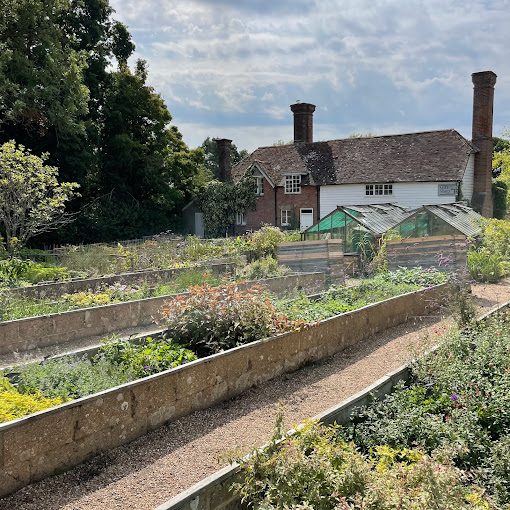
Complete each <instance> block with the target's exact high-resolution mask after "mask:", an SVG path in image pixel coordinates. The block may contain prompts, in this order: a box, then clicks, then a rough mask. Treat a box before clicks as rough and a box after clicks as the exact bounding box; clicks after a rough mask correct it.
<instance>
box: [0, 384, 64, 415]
mask: <svg viewBox="0 0 510 510" xmlns="http://www.w3.org/2000/svg"><path fill="white" fill-rule="evenodd" d="M61 403H62V399H60V398H54V399H48V398H44V397H43V396H42V395H41V394H40V393H39V392H35V393H34V394H32V395H22V394H20V393H18V391H16V389H15V388H14V386H12V384H10V383H9V381H8V379H7V378H6V377H3V376H2V375H1V374H0V423H3V422H6V421H10V420H15V419H16V418H21V417H23V416H26V415H27V414H32V413H36V412H37V411H42V410H44V409H48V408H49V407H53V406H56V405H59V404H61Z"/></svg>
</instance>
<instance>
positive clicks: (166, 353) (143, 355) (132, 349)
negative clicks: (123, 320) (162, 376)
mask: <svg viewBox="0 0 510 510" xmlns="http://www.w3.org/2000/svg"><path fill="white" fill-rule="evenodd" d="M102 359H104V360H106V361H107V362H109V363H111V364H113V365H116V366H119V367H121V368H122V369H123V370H125V371H127V372H129V373H130V374H131V375H132V377H133V378H135V379H140V378H142V377H146V376H148V375H152V374H157V373H159V372H163V371H164V370H168V369H169V368H173V367H176V366H179V365H182V364H184V363H188V362H190V361H193V360H195V359H197V357H196V355H195V354H194V353H193V352H192V351H190V350H189V349H185V348H184V347H182V346H180V345H176V344H173V343H171V342H163V341H159V340H153V339H152V338H148V339H147V340H146V341H145V342H144V343H143V344H141V345H136V344H132V343H131V342H129V341H128V340H123V341H120V342H108V343H106V344H105V345H103V346H102V347H101V348H100V350H99V352H98V353H97V355H96V356H95V358H94V362H96V363H97V362H98V361H100V360H102Z"/></svg>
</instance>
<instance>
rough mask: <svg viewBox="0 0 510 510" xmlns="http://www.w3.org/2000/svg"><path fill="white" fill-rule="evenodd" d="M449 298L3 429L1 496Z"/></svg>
mask: <svg viewBox="0 0 510 510" xmlns="http://www.w3.org/2000/svg"><path fill="white" fill-rule="evenodd" d="M450 291H451V287H450V286H449V285H448V284H443V285H439V286H437V287H433V288H430V289H426V290H421V291H415V292H411V293H409V294H404V295H402V296H398V297H394V298H391V299H388V300H386V301H382V302H379V303H375V304H372V305H369V306H366V307H364V308H361V309H359V310H354V311H352V312H348V313H345V314H342V315H338V316H336V317H333V318H330V319H328V320H325V321H324V322H321V323H320V324H319V325H317V326H316V327H315V328H311V329H306V330H302V331H296V332H291V333H285V334H283V335H279V336H277V337H273V338H266V339H264V340H260V341H257V342H253V343H251V344H247V345H243V346H240V347H237V348H235V349H232V350H230V351H227V352H223V353H219V354H215V355H213V356H209V357H207V358H204V359H200V360H196V361H194V362H191V363H189V364H186V365H182V366H180V367H177V368H174V369H171V370H168V371H165V372H162V373H160V374H156V375H153V376H150V377H147V378H145V379H140V380H138V381H135V382H132V383H128V384H124V385H122V386H118V387H116V388H113V389H111V390H107V391H104V392H101V393H97V394H95V395H91V396H89V397H85V398H81V399H78V400H75V401H73V402H69V403H67V404H62V405H60V406H57V407H54V408H52V409H47V410H45V411H41V412H39V413H35V414H33V415H31V416H27V417H25V418H20V419H18V420H14V421H12V422H7V423H4V424H1V425H0V496H5V495H7V494H9V493H11V492H13V491H15V490H17V489H19V488H21V487H23V486H25V485H28V484H29V483H31V482H34V481H37V480H40V479H42V478H45V477H47V476H50V475H52V474H55V473H58V472H61V471H63V470H65V469H67V468H70V467H72V466H75V465H77V464H79V463H81V462H83V461H84V460H86V459H88V458H91V457H92V456H94V455H96V454H98V453H100V452H103V451H106V450H108V449H110V448H114V447H115V446H119V445H122V444H125V443H128V442H130V441H132V440H133V439H135V438H137V437H139V436H141V435H143V434H145V433H147V432H148V431H150V430H153V429H155V428H157V427H159V426H161V425H163V424H165V423H167V422H170V421H172V420H175V419H177V418H179V417H181V416H185V415H187V414H190V413H192V412H193V411H196V410H199V409H205V408H207V407H210V406H212V405H214V404H217V403H219V402H221V401H223V400H228V399H230V398H232V397H234V396H236V395H239V394H240V393H242V392H243V391H245V390H247V389H248V388H250V387H252V386H255V385H258V384H260V383H263V382H265V381H268V380H270V379H272V378H274V377H277V376H278V375H281V374H283V373H285V372H291V371H294V370H296V369H297V368H299V367H300V366H301V365H303V364H305V363H309V362H314V361H318V360H320V359H322V358H325V357H328V356H331V355H333V354H335V353H336V352H338V351H341V350H342V349H344V348H346V347H348V346H350V345H353V344H355V343H356V342H358V341H361V340H363V339H365V338H367V337H369V336H371V335H373V334H374V333H376V332H378V331H383V330H385V329H387V328H390V327H392V326H396V325H397V324H400V323H402V322H404V321H405V320H406V319H407V318H408V317H409V316H418V315H424V314H425V313H426V312H427V311H428V310H429V309H430V308H431V307H433V306H434V305H435V304H437V303H438V302H440V301H441V299H442V298H443V297H444V296H445V295H446V294H448V292H450ZM195 508H196V507H195ZM204 508H205V507H204Z"/></svg>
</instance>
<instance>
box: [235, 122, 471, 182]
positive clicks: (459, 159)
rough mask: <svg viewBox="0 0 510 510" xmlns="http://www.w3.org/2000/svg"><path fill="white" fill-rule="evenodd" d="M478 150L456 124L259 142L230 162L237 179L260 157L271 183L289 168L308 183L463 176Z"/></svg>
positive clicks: (392, 180) (279, 180) (408, 180)
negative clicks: (333, 137) (415, 130)
mask: <svg viewBox="0 0 510 510" xmlns="http://www.w3.org/2000/svg"><path fill="white" fill-rule="evenodd" d="M473 151H478V149H477V148H476V147H474V146H473V145H472V144H471V143H470V142H469V141H468V140H466V139H465V138H464V137H463V136H462V135H460V134H459V133H458V132H457V131H455V130H454V129H448V130H441V131H425V132H421V133H408V134H402V135H386V136H374V137H367V138H346V139H342V140H330V141H328V142H313V143H302V144H297V145H275V146H273V147H260V148H259V149H257V150H256V151H254V152H253V153H252V154H250V155H249V156H248V157H247V158H245V159H243V160H242V161H241V162H239V163H237V165H235V166H234V167H233V168H232V177H233V179H234V181H238V180H239V179H240V178H241V177H242V176H243V175H244V174H245V173H246V171H247V170H248V169H249V168H251V166H252V165H253V163H255V162H257V163H258V164H259V166H260V167H261V168H263V170H264V173H265V174H266V175H267V176H268V177H269V178H270V179H271V181H272V182H273V184H275V185H277V186H282V185H283V183H284V175H285V174H288V173H301V174H303V175H305V174H307V175H308V176H309V177H308V180H306V179H305V180H304V181H303V183H304V184H305V183H306V184H312V185H327V184H356V183H372V182H417V181H419V182H427V181H428V182H430V181H459V180H461V179H462V177H463V175H464V171H465V169H466V165H467V161H468V157H469V154H470V153H471V152H473Z"/></svg>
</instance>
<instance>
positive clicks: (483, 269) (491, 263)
mask: <svg viewBox="0 0 510 510" xmlns="http://www.w3.org/2000/svg"><path fill="white" fill-rule="evenodd" d="M467 264H468V270H469V274H470V275H471V277H472V278H473V279H475V280H477V281H483V282H495V281H497V280H499V279H500V278H501V277H502V276H503V275H504V274H505V266H504V264H503V263H502V257H501V255H497V254H494V253H491V252H490V251H489V249H488V248H486V247H482V248H481V249H479V250H475V249H472V250H469V252H468V255H467Z"/></svg>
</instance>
